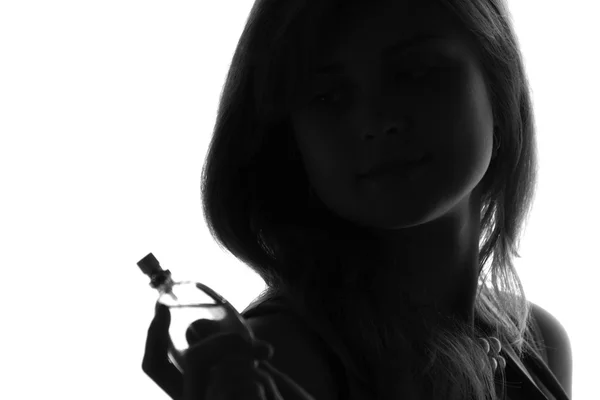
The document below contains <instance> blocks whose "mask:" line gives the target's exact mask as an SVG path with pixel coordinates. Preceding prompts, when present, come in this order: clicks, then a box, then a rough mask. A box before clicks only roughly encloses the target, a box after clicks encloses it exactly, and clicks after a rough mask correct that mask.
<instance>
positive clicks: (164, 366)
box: [142, 306, 183, 400]
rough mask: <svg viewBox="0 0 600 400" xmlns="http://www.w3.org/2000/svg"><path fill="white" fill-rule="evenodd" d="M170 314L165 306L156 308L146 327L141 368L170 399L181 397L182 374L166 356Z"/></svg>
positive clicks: (175, 399)
mask: <svg viewBox="0 0 600 400" xmlns="http://www.w3.org/2000/svg"><path fill="white" fill-rule="evenodd" d="M170 320H171V315H170V313H169V310H168V308H167V307H165V306H160V307H158V306H157V308H156V314H155V316H154V319H153V320H152V322H151V323H150V327H149V328H148V336H147V338H146V347H145V353H144V359H143V361H142V370H143V371H144V373H145V374H146V375H148V376H149V377H150V379H152V380H153V381H154V382H155V383H156V384H157V385H158V386H159V387H160V388H161V389H162V390H164V391H165V392H166V393H167V394H168V395H169V396H170V397H171V398H172V399H174V400H181V399H182V398H183V376H182V375H181V373H180V372H179V370H178V369H177V368H176V367H175V366H174V365H173V364H171V362H170V361H169V358H168V348H169V332H168V330H169V323H170Z"/></svg>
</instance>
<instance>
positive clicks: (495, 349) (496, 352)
mask: <svg viewBox="0 0 600 400" xmlns="http://www.w3.org/2000/svg"><path fill="white" fill-rule="evenodd" d="M478 340H479V343H481V345H482V346H483V349H484V350H485V352H486V353H487V354H488V356H489V357H490V359H491V362H492V367H493V369H494V372H496V369H498V366H500V368H501V369H504V368H506V360H505V359H504V357H502V356H501V355H500V350H502V344H501V343H500V340H498V338H496V337H494V336H492V337H490V339H489V341H488V340H487V339H484V338H478Z"/></svg>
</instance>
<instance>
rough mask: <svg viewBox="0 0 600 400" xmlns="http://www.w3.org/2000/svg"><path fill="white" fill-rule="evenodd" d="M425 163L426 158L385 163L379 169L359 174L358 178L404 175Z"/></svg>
mask: <svg viewBox="0 0 600 400" xmlns="http://www.w3.org/2000/svg"><path fill="white" fill-rule="evenodd" d="M426 161H427V157H425V156H423V157H421V159H419V160H417V161H406V160H400V161H396V162H392V163H386V164H383V165H381V166H379V167H376V168H374V169H372V170H371V171H369V172H367V173H366V174H360V175H359V178H361V179H362V178H372V177H375V176H379V175H385V174H390V173H391V174H395V173H405V172H407V171H409V170H410V169H412V168H415V167H418V166H420V165H421V164H422V163H424V162H426Z"/></svg>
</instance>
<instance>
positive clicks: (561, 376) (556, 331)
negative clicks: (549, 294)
mask: <svg viewBox="0 0 600 400" xmlns="http://www.w3.org/2000/svg"><path fill="white" fill-rule="evenodd" d="M531 306H532V312H533V315H534V317H535V319H536V321H537V322H538V324H539V326H540V330H541V331H542V336H543V338H544V342H545V347H546V350H547V352H548V367H549V368H550V370H551V371H552V373H553V374H554V376H556V379H558V381H559V382H560V384H561V386H562V387H563V389H565V392H567V394H568V395H569V397H571V391H572V382H573V354H572V351H571V341H570V339H569V335H568V334H567V330H566V329H565V327H564V326H563V325H562V324H561V323H560V322H559V321H558V319H557V318H556V317H555V316H554V315H552V314H551V313H550V312H548V311H547V310H545V309H544V308H542V307H540V306H539V305H537V304H535V303H532V302H531Z"/></svg>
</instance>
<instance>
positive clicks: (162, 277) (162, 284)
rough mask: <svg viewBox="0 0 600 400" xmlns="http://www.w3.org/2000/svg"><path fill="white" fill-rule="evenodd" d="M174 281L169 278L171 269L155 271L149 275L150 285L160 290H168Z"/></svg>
mask: <svg viewBox="0 0 600 400" xmlns="http://www.w3.org/2000/svg"><path fill="white" fill-rule="evenodd" d="M174 284H175V282H174V281H173V279H172V278H171V271H169V270H168V269H167V270H165V271H156V272H153V273H152V274H151V275H150V287H151V288H153V289H158V290H159V291H160V292H170V291H171V288H172V287H173V285H174Z"/></svg>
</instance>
